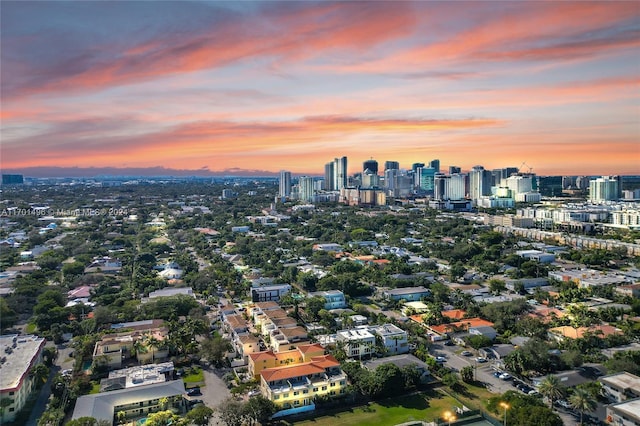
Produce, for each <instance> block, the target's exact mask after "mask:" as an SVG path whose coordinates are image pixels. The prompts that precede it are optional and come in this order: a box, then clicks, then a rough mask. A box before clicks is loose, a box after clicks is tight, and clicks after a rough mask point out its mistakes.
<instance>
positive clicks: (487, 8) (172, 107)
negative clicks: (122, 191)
mask: <svg viewBox="0 0 640 426" xmlns="http://www.w3.org/2000/svg"><path fill="white" fill-rule="evenodd" d="M0 19H1V22H0V24H1V26H0V72H1V74H0V77H1V79H0V83H1V95H2V96H1V101H0V103H1V104H0V106H1V108H0V117H1V126H0V144H1V145H0V167H2V169H3V170H11V171H20V170H26V169H28V168H34V167H40V168H51V167H58V168H88V167H93V168H100V167H112V168H113V167H115V168H121V169H123V171H126V170H127V169H136V170H137V169H140V168H150V170H157V168H164V169H169V170H171V169H176V170H194V171H198V172H224V171H231V170H233V171H237V172H239V173H240V174H241V172H243V171H247V172H249V171H254V172H255V171H260V172H262V171H265V172H277V171H278V170H282V169H284V170H290V171H292V172H293V173H294V174H316V175H320V174H322V173H323V171H324V164H325V163H327V162H329V161H331V160H333V158H335V157H342V156H347V157H348V158H349V170H350V172H357V171H361V169H362V162H363V161H365V160H367V159H370V158H373V159H376V160H377V161H378V162H379V163H380V164H381V168H382V164H383V163H384V162H385V161H399V162H400V166H401V167H402V168H410V167H411V164H412V163H415V162H425V163H426V162H429V161H431V160H432V159H440V163H441V164H442V166H443V167H444V168H446V167H448V166H450V165H455V166H459V167H462V169H463V170H469V169H470V168H471V167H473V166H475V165H483V166H484V167H485V168H488V169H493V168H500V167H507V166H514V167H521V168H525V169H526V170H527V171H529V170H532V171H533V172H534V173H537V174H539V175H583V174H584V175H609V174H640V1H627V2H615V1H613V2H597V1H589V2H564V1H563V2H560V1H557V2H542V1H528V2H527V1H523V2H515V1H514V2H509V1H495V2H492V1H473V2H462V1H456V2H435V1H421V2H402V1H394V2H391V1H379V2H367V1H358V2H337V3H333V2H324V1H323V2H293V1H290V2H267V1H260V2H205V1H194V2H187V1H179V2H172V1H153V2H142V1H140V2H136V1H120V2H103V1H95V2H94V1H92V2H89V1H72V2H65V1H56V2H49V1H47V2H38V1H21V2H13V1H6V0H4V1H2V3H1V4H0ZM151 168H155V169H151Z"/></svg>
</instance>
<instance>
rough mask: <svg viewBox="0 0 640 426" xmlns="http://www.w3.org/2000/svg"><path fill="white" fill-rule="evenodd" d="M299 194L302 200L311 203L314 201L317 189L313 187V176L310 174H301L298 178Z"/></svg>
mask: <svg viewBox="0 0 640 426" xmlns="http://www.w3.org/2000/svg"><path fill="white" fill-rule="evenodd" d="M298 194H299V197H300V200H302V201H306V202H309V203H313V202H314V198H315V197H314V194H315V190H314V187H313V178H312V177H310V176H301V177H300V179H299V180H298Z"/></svg>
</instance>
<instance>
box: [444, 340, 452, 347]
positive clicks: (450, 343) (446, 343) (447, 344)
mask: <svg viewBox="0 0 640 426" xmlns="http://www.w3.org/2000/svg"><path fill="white" fill-rule="evenodd" d="M444 345H445V346H453V342H452V341H451V340H447V341H445V342H444Z"/></svg>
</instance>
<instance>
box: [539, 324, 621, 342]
mask: <svg viewBox="0 0 640 426" xmlns="http://www.w3.org/2000/svg"><path fill="white" fill-rule="evenodd" d="M587 333H591V334H593V335H595V336H597V337H603V338H604V337H607V336H611V335H615V334H622V330H620V329H619V328H616V327H614V326H611V325H608V324H603V325H592V326H590V327H578V328H575V327H571V326H569V325H565V326H562V327H555V328H550V329H549V333H548V334H549V338H550V339H555V340H556V341H558V342H561V341H563V340H565V339H581V338H583V337H584V336H585V334H587Z"/></svg>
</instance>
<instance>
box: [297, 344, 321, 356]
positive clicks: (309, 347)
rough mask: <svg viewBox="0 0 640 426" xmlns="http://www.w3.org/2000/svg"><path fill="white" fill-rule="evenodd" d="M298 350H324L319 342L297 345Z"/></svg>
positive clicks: (304, 352)
mask: <svg viewBox="0 0 640 426" xmlns="http://www.w3.org/2000/svg"><path fill="white" fill-rule="evenodd" d="M298 350H299V351H300V353H303V354H306V353H307V352H311V351H324V348H323V347H322V345H321V344H319V343H312V344H310V345H300V346H298Z"/></svg>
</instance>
